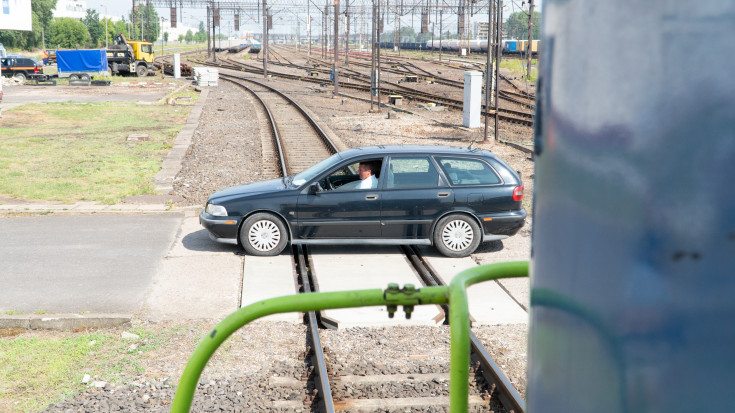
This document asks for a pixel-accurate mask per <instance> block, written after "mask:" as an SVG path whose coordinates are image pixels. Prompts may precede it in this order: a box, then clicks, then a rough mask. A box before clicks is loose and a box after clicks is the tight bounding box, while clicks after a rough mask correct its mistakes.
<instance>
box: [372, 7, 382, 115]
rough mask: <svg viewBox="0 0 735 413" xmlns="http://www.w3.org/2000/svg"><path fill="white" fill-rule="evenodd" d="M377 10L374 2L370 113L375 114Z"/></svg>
mask: <svg viewBox="0 0 735 413" xmlns="http://www.w3.org/2000/svg"><path fill="white" fill-rule="evenodd" d="M376 10H377V8H376V7H375V0H373V12H372V16H373V19H372V26H371V28H370V41H371V42H372V46H373V47H372V48H371V53H370V112H371V113H372V112H373V96H376V95H377V84H378V72H377V71H376V70H375V58H376V50H375V49H376V47H375V46H376V43H375V39H376V38H377V37H376V36H375V32H376V31H377V30H378V28H377V26H378V25H377V23H376V19H377V16H376ZM378 108H380V104H378Z"/></svg>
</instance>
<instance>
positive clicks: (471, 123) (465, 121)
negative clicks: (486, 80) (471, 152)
mask: <svg viewBox="0 0 735 413" xmlns="http://www.w3.org/2000/svg"><path fill="white" fill-rule="evenodd" d="M481 111H482V72H477V71H466V72H464V105H463V109H462V125H464V126H466V127H468V128H479V127H480V112H481Z"/></svg>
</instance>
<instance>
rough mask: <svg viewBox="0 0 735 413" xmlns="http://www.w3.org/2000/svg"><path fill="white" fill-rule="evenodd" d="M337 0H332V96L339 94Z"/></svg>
mask: <svg viewBox="0 0 735 413" xmlns="http://www.w3.org/2000/svg"><path fill="white" fill-rule="evenodd" d="M338 53H339V0H334V65H333V66H332V73H334V96H339V73H338V71H337V67H338V66H339V62H338V61H337V58H338V56H339V54H338Z"/></svg>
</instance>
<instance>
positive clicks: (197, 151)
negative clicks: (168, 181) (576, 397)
mask: <svg viewBox="0 0 735 413" xmlns="http://www.w3.org/2000/svg"><path fill="white" fill-rule="evenodd" d="M271 83H272V84H273V85H274V86H276V87H280V88H281V89H282V90H284V91H286V92H289V93H290V94H291V95H292V96H294V97H295V98H296V99H297V100H298V101H299V103H301V104H302V106H306V107H307V108H308V109H309V110H310V111H312V112H313V113H314V114H315V115H316V116H317V117H318V119H319V120H320V121H321V123H322V125H323V126H325V127H326V128H327V129H329V130H331V134H332V138H333V139H334V140H336V141H337V142H336V144H337V145H338V146H340V147H342V148H348V147H357V146H364V145H376V144H403V143H407V144H434V145H469V143H470V142H472V141H478V140H481V139H482V137H483V132H484V130H483V129H482V128H479V129H478V130H471V129H467V128H463V127H461V126H459V125H460V124H461V121H462V114H461V113H460V112H449V111H431V110H428V109H426V108H423V107H422V106H419V105H407V106H404V107H402V108H401V109H403V110H404V111H401V112H395V111H392V110H389V109H385V108H384V109H383V111H382V113H369V109H370V104H369V102H364V101H362V100H359V99H353V98H349V97H342V98H333V97H332V94H331V89H330V88H324V87H319V86H312V85H309V84H289V83H286V82H282V81H278V80H276V79H272V80H271ZM252 104H253V103H252V102H251V100H250V97H248V96H247V95H246V94H245V93H243V92H241V91H239V90H237V89H236V88H235V87H234V86H231V85H229V84H228V83H227V82H223V81H221V82H220V85H219V86H218V87H216V88H212V89H211V91H210V94H209V97H208V99H207V102H206V103H205V107H204V111H203V113H202V117H201V119H200V125H199V127H198V129H197V131H196V133H195V136H194V138H193V143H192V146H191V148H190V150H189V152H188V153H187V155H186V158H185V160H184V163H183V167H182V170H181V172H180V173H179V175H178V176H177V177H176V179H175V181H174V191H173V194H174V195H178V196H181V197H182V198H183V199H184V201H182V203H181V204H182V205H202V206H203V204H204V202H205V201H206V198H207V197H208V196H209V195H210V194H211V193H212V192H214V191H217V190H220V189H223V188H225V187H228V186H232V185H236V184H241V183H248V182H254V181H259V180H263V179H268V178H273V177H275V176H272V174H268V173H263V167H262V165H261V157H262V155H261V154H262V148H261V137H260V130H259V128H258V124H259V121H260V120H259V119H258V118H257V116H253V113H254V112H253V111H252ZM389 113H390V114H391V116H388V114H389ZM501 133H503V134H504V136H515V137H518V138H519V139H521V138H522V139H529V136H531V135H532V131H531V130H530V128H523V127H518V126H517V125H501ZM475 146H479V147H483V148H486V149H491V150H492V151H493V152H495V153H497V154H498V155H499V156H500V157H501V158H503V159H504V160H505V161H506V162H508V163H509V164H510V165H511V166H512V167H514V168H516V169H517V170H519V171H520V172H521V174H522V176H523V178H524V184H525V187H526V191H525V193H526V197H525V202H526V206H527V208H528V207H530V205H531V202H530V201H531V194H532V193H533V175H532V174H533V162H532V161H531V160H529V159H528V155H527V154H525V153H522V152H520V151H518V150H516V149H513V148H511V147H508V146H505V145H500V144H498V145H490V144H481V143H476V144H475ZM314 161H315V162H316V161H318V160H317V159H315V160H314ZM269 175H271V176H269ZM529 252H530V223H529V224H528V225H527V227H526V228H524V230H523V231H522V232H521V233H520V234H518V235H516V236H514V237H511V238H510V239H508V240H504V241H502V242H501V241H499V242H494V243H490V244H486V245H483V247H482V248H481V249H480V250H478V252H477V253H476V254H473V258H474V259H475V260H476V261H477V262H479V263H486V262H498V261H507V260H511V259H528V256H529ZM516 281H518V280H516ZM527 284H528V282H527V280H521V281H520V283H516V284H513V283H508V284H504V286H505V288H506V289H508V290H509V291H514V290H517V291H518V292H517V293H516V294H515V296H516V299H517V300H519V302H520V303H521V304H522V305H524V304H525V305H526V306H527V302H528V296H527ZM524 285H525V290H524ZM524 291H525V292H524ZM524 294H525V295H524ZM139 323H143V322H139ZM144 324H145V323H144ZM208 325H209V326H211V323H210V324H208ZM206 326H207V323H204V324H202V325H201V328H199V329H183V333H182V334H184V335H185V336H181V337H175V339H172V340H171V341H170V342H169V343H167V345H166V346H165V349H164V350H162V351H161V352H152V353H151V355H150V357H148V358H146V360H144V365H145V371H144V372H143V373H142V374H141V375H140V376H139V377H137V378H135V379H134V380H128V381H127V382H126V383H125V384H123V385H112V384H109V383H108V384H106V385H105V386H104V387H102V388H94V387H92V386H90V389H89V390H88V391H86V392H84V393H82V394H79V395H77V396H75V397H74V398H72V399H70V400H67V401H64V402H62V403H58V404H56V405H53V406H51V407H49V409H48V411H52V412H64V413H66V412H95V411H151V412H152V411H168V409H169V408H170V402H171V400H172V398H173V394H174V390H175V385H176V383H177V382H178V378H179V377H180V374H181V372H182V370H183V367H184V365H185V363H186V360H187V359H188V357H189V355H190V354H191V351H192V350H193V348H194V345H195V343H196V340H197V339H198V337H201V336H202V335H203V334H204V333H205V332H206V330H207V328H208V327H206ZM146 327H147V328H149V329H153V330H156V329H161V330H163V329H166V328H170V327H171V326H170V325H169V324H151V325H149V324H146ZM473 331H474V332H475V334H476V335H477V336H478V338H479V339H480V340H481V341H482V342H483V343H485V345H486V347H487V348H488V351H489V352H490V354H491V355H492V356H493V358H494V359H495V360H496V362H497V363H498V364H499V365H500V366H501V368H503V369H504V371H505V373H506V374H507V375H508V376H509V378H510V379H511V381H512V382H513V383H514V385H515V386H516V388H517V390H518V391H519V392H520V393H521V394H525V387H526V377H525V370H526V345H527V341H526V334H527V326H526V325H506V326H482V327H478V328H474V329H473ZM448 332H449V330H448V328H447V327H433V328H431V327H410V328H408V327H397V328H391V329H383V328H380V329H362V328H361V329H348V330H344V331H339V332H335V331H325V332H324V335H323V338H322V340H323V345H325V346H326V347H328V348H329V353H330V354H331V355H332V357H333V358H334V359H335V360H334V362H336V363H339V364H340V365H342V366H343V367H344V370H345V374H369V373H370V372H372V371H378V370H379V369H380V368H381V366H383V365H385V364H386V363H387V364H391V365H397V366H400V367H401V368H404V369H406V370H407V371H420V370H422V369H423V370H429V371H434V370H443V371H448V361H449V339H448V337H449V333H448ZM305 336H306V334H305V327H304V326H302V325H292V324H288V323H281V322H259V323H255V324H252V325H250V326H247V327H246V328H244V329H242V330H241V331H240V332H238V333H236V335H235V336H234V337H233V338H231V339H230V341H229V342H228V343H229V346H228V348H227V350H226V351H223V352H221V353H218V354H217V355H215V357H214V358H213V360H212V361H211V362H210V365H209V366H208V367H207V369H206V370H205V372H204V376H203V377H202V380H201V381H200V385H199V388H198V390H197V393H196V396H195V401H194V406H193V408H192V411H228V412H230V411H233V412H236V411H247V412H250V411H307V410H306V409H304V408H303V407H302V408H293V407H279V406H280V405H279V404H278V402H277V401H284V400H285V401H288V400H296V401H301V400H303V399H304V398H306V391H305V389H303V388H289V387H288V386H285V387H284V386H283V385H282V384H278V383H276V380H274V377H281V378H283V377H286V378H293V379H296V378H299V377H301V376H302V375H303V374H304V369H305V368H304V366H303V361H302V360H301V357H300V355H299V354H298V353H300V352H302V351H303V350H304V349H305V342H304V341H305ZM350 369H351V371H350ZM96 380H106V378H104V377H99V378H96ZM401 411H402V410H401Z"/></svg>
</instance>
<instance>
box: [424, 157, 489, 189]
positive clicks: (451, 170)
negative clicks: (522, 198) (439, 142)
mask: <svg viewBox="0 0 735 413" xmlns="http://www.w3.org/2000/svg"><path fill="white" fill-rule="evenodd" d="M437 160H438V161H439V165H440V166H441V168H442V170H443V171H444V173H445V174H446V175H447V178H449V182H450V183H451V184H452V185H495V184H499V183H501V182H502V181H501V179H500V177H499V176H498V174H497V173H496V172H495V170H494V169H493V168H491V167H490V165H488V164H486V163H485V162H482V161H480V160H479V159H467V158H438V159H437Z"/></svg>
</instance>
